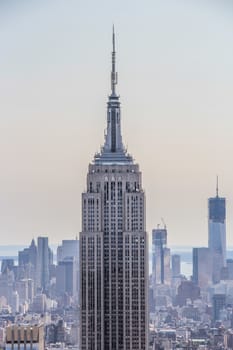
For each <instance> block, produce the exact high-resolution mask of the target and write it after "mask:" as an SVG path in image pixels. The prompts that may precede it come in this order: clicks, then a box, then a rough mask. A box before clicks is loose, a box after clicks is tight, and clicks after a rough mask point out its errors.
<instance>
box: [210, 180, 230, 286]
mask: <svg viewBox="0 0 233 350" xmlns="http://www.w3.org/2000/svg"><path fill="white" fill-rule="evenodd" d="M208 207H209V217H208V219H209V220H208V230H209V243H208V247H209V249H210V254H211V258H212V261H213V263H212V268H213V282H214V283H217V282H219V280H220V277H221V270H222V267H224V266H226V222H225V219H226V199H225V198H221V197H219V195H218V179H217V186H216V197H214V198H209V200H208Z"/></svg>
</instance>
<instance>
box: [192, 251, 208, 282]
mask: <svg viewBox="0 0 233 350" xmlns="http://www.w3.org/2000/svg"><path fill="white" fill-rule="evenodd" d="M193 282H194V283H195V284H197V285H198V286H199V287H200V288H201V289H204V288H207V287H208V285H209V284H210V283H211V282H212V260H211V254H210V250H209V248H205V247H202V248H193Z"/></svg>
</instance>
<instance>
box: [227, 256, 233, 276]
mask: <svg viewBox="0 0 233 350" xmlns="http://www.w3.org/2000/svg"><path fill="white" fill-rule="evenodd" d="M227 276H228V279H229V280H233V259H227Z"/></svg>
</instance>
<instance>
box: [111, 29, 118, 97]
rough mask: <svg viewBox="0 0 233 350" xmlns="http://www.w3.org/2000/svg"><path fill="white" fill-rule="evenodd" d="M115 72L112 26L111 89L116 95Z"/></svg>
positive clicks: (113, 31) (113, 32) (113, 30)
mask: <svg viewBox="0 0 233 350" xmlns="http://www.w3.org/2000/svg"><path fill="white" fill-rule="evenodd" d="M116 85H117V73H116V49H115V28H114V25H113V27H112V72H111V89H112V95H116Z"/></svg>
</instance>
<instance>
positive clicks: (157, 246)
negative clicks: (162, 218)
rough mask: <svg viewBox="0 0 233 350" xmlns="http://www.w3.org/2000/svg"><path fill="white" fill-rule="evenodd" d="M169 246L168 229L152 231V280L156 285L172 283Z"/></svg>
mask: <svg viewBox="0 0 233 350" xmlns="http://www.w3.org/2000/svg"><path fill="white" fill-rule="evenodd" d="M166 245H167V229H166V227H164V228H157V229H154V230H152V280H153V286H154V288H155V285H156V284H169V283H170V277H171V276H170V249H169V248H167V247H166Z"/></svg>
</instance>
